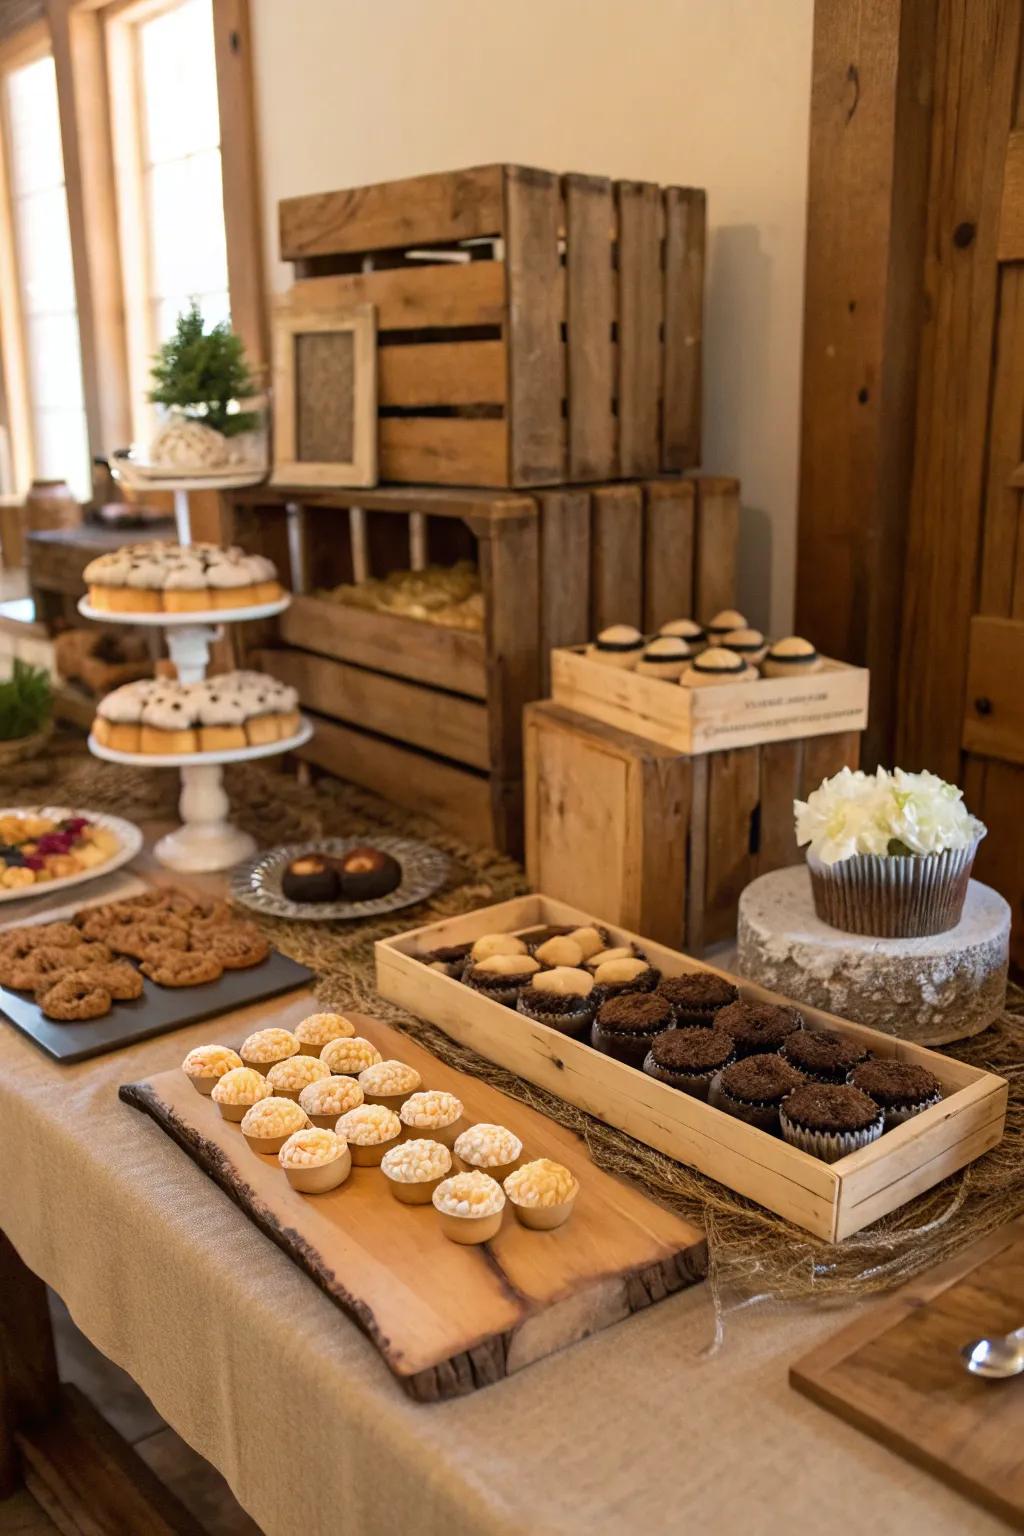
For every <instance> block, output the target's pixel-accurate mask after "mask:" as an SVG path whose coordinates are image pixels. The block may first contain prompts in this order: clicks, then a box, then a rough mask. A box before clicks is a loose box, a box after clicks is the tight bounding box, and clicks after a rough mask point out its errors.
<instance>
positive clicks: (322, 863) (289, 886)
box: [281, 853, 341, 902]
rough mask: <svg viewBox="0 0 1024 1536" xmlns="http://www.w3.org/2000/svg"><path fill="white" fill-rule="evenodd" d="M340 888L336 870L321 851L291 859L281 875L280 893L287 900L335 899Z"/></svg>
mask: <svg viewBox="0 0 1024 1536" xmlns="http://www.w3.org/2000/svg"><path fill="white" fill-rule="evenodd" d="M340 890H341V883H340V881H339V879H338V872H337V870H336V869H335V868H334V865H333V864H332V863H331V861H330V859H328V858H326V857H325V856H324V855H323V854H321V853H304V854H302V855H300V857H299V858H297V859H292V860H291V862H290V863H289V864H288V865H287V867H286V868H285V871H284V874H283V875H282V876H281V894H282V895H283V896H284V897H285V898H286V900H288V901H300V902H307V901H337V899H338V895H339V893H340Z"/></svg>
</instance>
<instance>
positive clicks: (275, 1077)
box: [267, 1055, 331, 1094]
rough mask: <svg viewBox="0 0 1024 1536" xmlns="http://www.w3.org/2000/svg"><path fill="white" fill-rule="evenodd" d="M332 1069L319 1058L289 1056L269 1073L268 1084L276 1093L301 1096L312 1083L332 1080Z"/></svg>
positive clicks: (275, 1065) (276, 1064) (276, 1063)
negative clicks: (325, 1079) (327, 1079)
mask: <svg viewBox="0 0 1024 1536" xmlns="http://www.w3.org/2000/svg"><path fill="white" fill-rule="evenodd" d="M330 1075H331V1069H330V1067H329V1066H328V1065H327V1063H326V1062H325V1061H321V1060H320V1058H319V1056H302V1055H298V1056H289V1057H287V1058H286V1059H285V1060H284V1061H277V1062H275V1063H274V1065H273V1066H272V1067H271V1069H270V1071H269V1072H268V1073H267V1082H268V1083H269V1084H270V1086H271V1088H273V1090H274V1092H275V1093H294V1094H300V1093H301V1092H302V1090H303V1088H307V1087H308V1086H309V1084H310V1083H316V1082H319V1081H320V1080H321V1079H322V1078H325V1077H326V1078H330Z"/></svg>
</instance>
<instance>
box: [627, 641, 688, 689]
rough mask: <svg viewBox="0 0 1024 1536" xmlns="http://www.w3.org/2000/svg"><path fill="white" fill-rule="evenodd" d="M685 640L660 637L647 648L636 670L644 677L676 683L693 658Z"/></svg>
mask: <svg viewBox="0 0 1024 1536" xmlns="http://www.w3.org/2000/svg"><path fill="white" fill-rule="evenodd" d="M692 654H693V653H692V651H691V650H690V647H689V645H688V644H687V643H686V641H685V640H681V639H676V638H674V637H673V636H672V635H659V637H658V639H657V640H652V641H651V643H650V645H649V646H647V648H646V650H645V651H644V653H643V655H642V656H641V657H640V660H639V661H638V662H637V664H636V670H637V672H638V674H639V675H640V676H642V677H664V678H667V679H668V681H669V682H671V683H674V682H675V681H676V679H677V678H678V676H679V674H680V673H681V672H682V670H683V668H684V667H685V666H686V663H687V662H688V661H689V660H690V658H691V656H692Z"/></svg>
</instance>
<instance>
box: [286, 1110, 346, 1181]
mask: <svg viewBox="0 0 1024 1536" xmlns="http://www.w3.org/2000/svg"><path fill="white" fill-rule="evenodd" d="M292 1107H293V1108H294V1107H295V1106H294V1105H293V1106H292ZM346 1145H347V1144H346V1141H345V1138H344V1136H339V1135H338V1133H337V1132H336V1131H329V1130H326V1129H324V1128H322V1127H321V1128H319V1129H318V1128H317V1127H316V1126H311V1127H310V1128H309V1129H308V1130H301V1131H293V1132H292V1134H291V1135H290V1136H289V1137H288V1140H287V1141H286V1142H285V1144H284V1146H283V1147H282V1148H281V1150H280V1152H279V1153H278V1154H277V1160H278V1162H279V1163H280V1164H281V1167H282V1168H322V1167H323V1166H324V1164H325V1163H333V1162H334V1160H335V1158H337V1157H344V1155H345V1150H346Z"/></svg>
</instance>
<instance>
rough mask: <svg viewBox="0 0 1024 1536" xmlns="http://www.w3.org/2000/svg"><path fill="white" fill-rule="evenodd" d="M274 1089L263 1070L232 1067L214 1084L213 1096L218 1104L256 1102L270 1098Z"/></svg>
mask: <svg viewBox="0 0 1024 1536" xmlns="http://www.w3.org/2000/svg"><path fill="white" fill-rule="evenodd" d="M273 1091H274V1090H273V1089H272V1088H271V1086H270V1084H269V1083H268V1082H267V1080H266V1078H265V1077H264V1076H263V1073H262V1072H257V1071H255V1070H254V1069H253V1068H252V1067H232V1068H231V1069H230V1071H228V1072H225V1073H224V1076H223V1077H222V1078H220V1079H219V1080H218V1081H217V1082H216V1083H215V1084H214V1086H213V1093H212V1094H211V1098H212V1099H213V1101H214V1103H216V1104H256V1103H258V1101H259V1100H260V1099H269V1098H270V1095H271V1094H272V1093H273Z"/></svg>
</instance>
